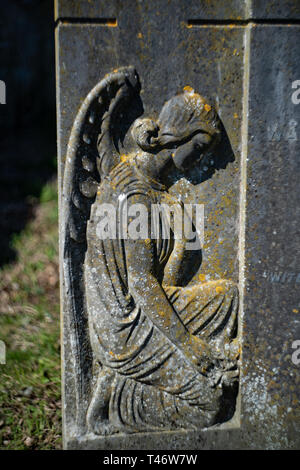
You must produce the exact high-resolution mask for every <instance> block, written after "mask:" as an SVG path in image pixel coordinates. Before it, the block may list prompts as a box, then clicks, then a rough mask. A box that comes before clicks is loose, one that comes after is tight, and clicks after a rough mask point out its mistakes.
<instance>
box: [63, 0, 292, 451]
mask: <svg viewBox="0 0 300 470" xmlns="http://www.w3.org/2000/svg"><path fill="white" fill-rule="evenodd" d="M56 20H57V29H56V41H57V43H56V44H57V46H56V47H57V78H58V85H57V103H58V153H59V185H60V235H61V237H60V240H61V246H60V247H61V250H60V251H61V283H62V289H61V293H62V327H63V333H62V343H63V344H62V346H63V401H64V406H63V410H64V431H63V432H64V445H65V448H68V449H74V448H75V449H80V448H81V449H137V448H138V449H221V448H222V449H237V448H245V449H246V448H262V449H278V448H283V449H285V448H294V449H295V448H297V447H299V444H300V440H299V427H300V426H299V368H298V367H299V366H298V364H299V362H300V361H299V356H300V354H299V340H300V331H299V313H300V309H299V299H298V296H297V287H299V283H300V274H299V271H298V258H297V255H298V250H297V248H298V240H297V235H298V226H299V218H300V214H299V207H298V206H297V200H298V197H299V185H298V179H299V132H300V131H299V129H298V127H297V125H298V123H299V109H300V106H299V101H300V100H299V93H298V88H299V85H300V81H299V80H300V64H299V61H298V60H297V48H296V45H297V41H298V42H299V27H300V26H299V20H300V5H299V3H298V2H297V1H296V0H294V1H291V0H290V1H288V0H287V1H284V0H281V1H276V2H274V1H272V0H268V1H265V2H258V1H255V0H253V1H251V0H245V1H238V2H237V1H235V0H231V1H226V2H225V1H221V0H219V1H206V0H197V1H196V0H195V1H194V0H190V1H189V2H183V1H179V0H171V1H167V0H153V1H151V2H150V1H144V0H131V1H129V0H124V1H123V2H118V1H115V0H112V1H110V2H106V1H104V0H95V1H92V2H90V1H87V0H80V1H76V2H75V1H70V0H68V1H67V0H57V2H56ZM152 209H155V210H153V211H152ZM198 209H199V211H198V212H197V210H198ZM177 215H178V219H176V217H177ZM180 217H181V218H180ZM176 220H177V222H176ZM178 220H179V221H180V222H179V223H178ZM182 223H183V225H184V230H183V227H182ZM150 226H151V230H150V229H149V227H150ZM186 226H188V227H189V230H187V231H186V230H185V228H186ZM145 227H146V228H147V230H148V231H147V230H145ZM164 227H165V229H167V230H164ZM149 230H150V232H149Z"/></svg>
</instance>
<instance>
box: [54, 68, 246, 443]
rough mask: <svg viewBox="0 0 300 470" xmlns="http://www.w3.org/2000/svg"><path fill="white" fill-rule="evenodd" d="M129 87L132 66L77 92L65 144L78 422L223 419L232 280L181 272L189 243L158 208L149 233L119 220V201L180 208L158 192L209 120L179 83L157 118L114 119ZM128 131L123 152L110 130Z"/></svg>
mask: <svg viewBox="0 0 300 470" xmlns="http://www.w3.org/2000/svg"><path fill="white" fill-rule="evenodd" d="M139 92H140V82H139V78H138V75H137V73H136V71H135V69H134V68H133V67H126V68H122V69H119V70H117V71H115V72H113V73H111V74H109V75H107V76H106V77H105V78H104V79H103V80H102V81H101V82H100V83H98V85H96V87H95V88H94V89H93V90H92V91H91V92H90V93H89V94H88V96H87V98H86V99H85V101H84V102H83V104H82V106H81V108H80V110H79V112H78V115H77V117H76V120H75V123H74V126H73V129H72V132H71V137H70V141H69V146H68V152H67V158H66V166H65V176H64V189H63V205H62V210H63V217H62V220H63V255H64V282H65V312H66V313H65V315H66V320H67V326H66V328H67V330H68V338H69V340H70V347H71V356H72V357H71V360H72V362H73V372H72V374H73V377H74V384H75V386H74V390H75V395H76V397H75V398H76V408H77V425H78V427H79V430H80V432H82V433H86V432H91V433H95V434H100V435H101V434H102V435H103V434H113V433H116V432H125V433H130V432H139V431H154V430H157V429H161V430H170V429H178V428H189V429H191V428H192V429H199V428H203V427H207V426H211V425H214V424H216V423H220V422H223V421H226V420H228V419H230V417H232V415H233V412H234V409H235V400H236V393H237V384H238V375H239V373H238V350H239V345H238V339H237V337H236V334H237V310H238V290H237V287H236V285H235V284H234V283H233V282H232V281H229V280H216V281H210V282H206V283H200V284H199V282H198V283H191V284H186V283H185V280H184V275H183V274H184V273H185V272H187V270H188V271H190V272H193V270H194V267H195V265H196V266H197V268H198V264H197V262H196V258H197V256H196V255H197V253H198V252H197V253H196V252H193V253H192V256H186V242H187V239H186V236H185V235H183V236H182V238H179V237H175V236H174V225H172V221H170V220H171V219H170V217H167V216H166V214H165V211H164V210H160V211H158V215H157V219H156V225H157V233H156V236H155V237H154V236H151V234H150V236H148V237H145V236H144V237H140V238H130V237H125V236H124V231H123V230H124V226H123V224H124V223H125V222H126V221H127V220H125V222H124V213H123V212H124V202H125V201H126V210H127V211H128V208H130V207H131V206H132V205H133V204H136V205H139V207H141V206H142V207H143V208H146V214H150V213H151V208H152V206H153V205H159V204H161V205H162V207H166V205H173V206H174V207H180V208H181V209H182V205H180V203H179V201H178V199H176V200H175V199H174V197H172V196H171V195H170V194H169V193H168V187H169V186H170V175H171V174H172V172H173V173H174V172H176V170H177V169H179V170H180V172H181V174H182V173H184V172H185V171H186V170H187V169H188V168H189V167H191V166H192V165H197V162H199V161H201V159H202V158H204V156H205V154H206V153H207V152H208V151H211V148H212V146H213V145H214V143H215V142H216V141H217V140H218V139H219V135H220V129H219V119H218V116H217V114H216V112H215V111H214V109H213V108H212V107H211V106H210V105H209V104H208V103H207V102H206V101H205V100H204V98H202V97H201V96H200V95H199V94H197V93H196V92H194V90H192V89H191V88H190V87H186V88H185V89H184V90H183V92H182V93H181V94H178V95H176V96H175V97H173V98H171V99H170V100H169V101H167V102H166V103H165V105H164V106H163V108H162V110H161V113H160V115H159V118H158V120H157V121H155V120H153V119H150V118H137V119H135V120H134V122H133V124H132V125H131V126H130V125H129V123H128V122H129V121H128V120H127V123H125V124H124V122H125V121H126V114H127V115H128V114H130V109H131V104H132V103H133V102H137V101H138V100H139V99H140V98H139ZM129 120H130V119H129ZM129 134H131V136H132V142H133V145H132V149H131V151H130V152H127V153H126V155H124V154H122V152H121V151H119V147H122V145H121V144H120V141H121V142H124V136H125V135H129ZM120 153H121V155H120ZM103 205H106V206H105V207H113V208H114V209H115V211H114V215H113V216H112V220H114V221H115V222H116V229H115V231H114V234H113V236H109V234H110V235H112V234H111V233H110V232H109V233H108V234H107V236H106V237H104V236H99V230H98V229H99V223H100V222H101V220H100V219H101V215H99V214H100V212H101V211H100V212H99V208H100V207H103ZM183 210H184V208H183ZM149 217H150V216H149ZM146 218H147V217H146ZM125 219H127V215H126V216H125ZM168 224H169V225H168ZM166 225H167V226H168V227H169V229H170V230H169V232H168V233H169V234H170V235H169V236H168V237H167V236H166V237H165V236H164V232H163V230H162V227H164V226H166ZM97 227H98V229H97ZM195 236H196V235H195ZM190 253H191V251H190ZM186 263H187V267H186V266H184V265H185V264H186Z"/></svg>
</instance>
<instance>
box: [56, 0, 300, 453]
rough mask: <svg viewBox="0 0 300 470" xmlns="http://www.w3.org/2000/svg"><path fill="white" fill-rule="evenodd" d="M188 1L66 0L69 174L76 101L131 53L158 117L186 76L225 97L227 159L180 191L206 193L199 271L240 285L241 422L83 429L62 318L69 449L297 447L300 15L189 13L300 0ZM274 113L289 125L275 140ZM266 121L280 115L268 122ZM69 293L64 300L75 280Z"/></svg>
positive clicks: (64, 134) (61, 54)
mask: <svg viewBox="0 0 300 470" xmlns="http://www.w3.org/2000/svg"><path fill="white" fill-rule="evenodd" d="M182 3H183V2H176V1H174V2H172V6H170V4H169V2H164V1H154V2H150V3H149V2H147V4H146V3H145V2H139V1H136V2H130V8H129V2H122V4H121V6H120V4H119V3H118V2H114V1H112V2H108V3H107V2H102V1H98V2H94V3H93V4H90V2H86V1H81V2H76V5H75V2H70V1H63V0H61V1H58V5H57V8H56V11H57V18H58V19H59V18H61V19H63V21H58V26H57V33H56V34H57V71H58V74H57V76H58V88H57V90H58V95H57V96H58V139H59V147H58V148H59V156H60V167H59V174H60V182H61V183H62V177H63V172H64V162H65V154H66V147H67V142H68V139H69V135H70V130H71V126H72V123H73V121H74V118H75V116H76V113H77V111H78V107H79V105H80V103H81V102H82V101H83V99H84V98H85V96H86V94H87V93H88V92H89V90H90V89H91V88H92V87H93V86H94V85H95V84H96V83H97V82H98V80H99V79H100V78H102V77H103V76H104V75H105V74H106V73H108V72H110V71H111V70H113V69H115V68H117V67H120V66H123V65H129V64H132V65H134V66H135V67H136V68H137V70H138V72H139V75H140V77H141V81H142V85H143V94H142V98H143V102H144V106H145V112H146V114H147V115H149V114H150V115H153V117H156V116H157V112H158V111H159V110H160V109H161V106H162V104H163V103H164V102H165V100H166V99H168V98H170V97H171V96H173V95H174V94H175V93H176V92H177V90H178V89H182V87H183V86H185V85H190V86H192V87H194V88H195V89H196V90H198V91H199V92H200V93H201V94H203V95H205V96H207V97H208V98H209V99H210V100H211V101H212V102H213V103H214V104H215V106H216V108H217V110H218V113H219V116H220V117H221V119H222V122H223V125H224V128H225V130H226V132H227V136H228V142H227V143H226V145H225V143H224V146H223V149H222V150H223V157H221V160H218V161H220V162H221V164H220V167H219V168H218V169H217V171H215V172H214V173H213V174H210V173H209V174H208V175H207V176H209V177H207V178H206V177H203V181H202V182H201V184H198V185H197V186H196V187H193V186H189V185H188V184H187V182H186V181H181V182H179V183H178V184H177V185H176V188H175V189H174V192H175V194H176V193H179V194H181V195H182V196H183V198H184V199H185V200H186V201H194V202H198V203H204V204H205V213H206V226H205V236H206V238H205V245H204V254H203V263H202V266H201V268H200V271H199V274H200V275H205V276H206V279H220V278H223V277H224V278H230V279H233V280H234V281H237V282H239V284H240V291H241V293H242V302H241V312H240V318H241V319H242V320H243V329H242V331H241V333H242V338H243V351H242V353H243V356H242V378H241V387H240V395H239V403H238V406H237V410H236V413H235V416H234V418H233V419H232V421H231V422H230V423H227V424H225V425H222V426H219V427H218V428H217V429H214V430H212V429H210V430H207V431H199V432H194V431H193V432H192V431H182V432H180V431H172V432H168V433H163V436H164V439H162V437H161V436H162V434H161V433H147V434H135V435H126V436H125V435H119V436H111V437H95V436H85V437H84V438H78V437H76V436H72V435H71V434H72V429H73V422H74V400H73V397H74V393H75V391H74V382H73V380H74V378H73V375H72V367H71V358H70V344H69V335H68V330H67V327H65V328H64V336H63V339H64V341H63V342H64V356H63V357H64V371H65V373H64V403H65V405H64V406H65V420H64V437H65V447H67V448H94V449H116V448H118V449H134V448H140V449H160V448H164V449H202V448H205V449H206V448H210V449H211V448H216V449H220V448H229V449H235V448H273V449H275V448H297V447H299V443H300V442H299V437H298V436H299V408H298V406H299V405H298V403H299V397H297V387H298V389H299V386H298V384H299V371H298V369H297V366H295V365H294V364H293V363H292V361H291V353H292V350H291V345H292V342H293V341H294V340H296V339H298V338H299V335H300V333H299V330H297V328H299V326H298V325H299V321H298V320H297V314H299V313H298V306H297V303H296V302H297V299H296V288H297V283H296V280H297V275H298V272H297V257H296V254H297V241H296V240H297V239H296V235H297V226H299V222H298V220H299V214H298V213H297V209H293V210H291V207H293V206H296V201H297V191H299V190H298V186H297V179H298V178H297V177H298V175H297V171H299V165H298V161H297V150H298V152H299V149H298V140H295V137H294V134H293V132H292V130H290V133H289V129H287V124H288V123H290V121H291V120H292V119H294V120H296V121H297V120H299V119H298V118H297V112H298V116H299V111H297V109H298V108H297V106H295V105H293V104H292V103H291V98H290V96H291V91H292V90H291V82H292V81H293V80H296V79H299V78H300V71H299V65H298V61H297V55H296V44H297V41H298V42H299V32H298V31H299V28H298V26H284V27H280V26H269V25H264V26H262V25H261V26H257V25H253V26H246V25H245V24H235V25H232V24H220V23H218V24H216V25H213V24H202V25H201V24H198V25H196V24H193V25H190V27H187V26H188V25H187V20H188V19H193V20H197V19H199V20H215V21H217V20H237V21H239V20H242V19H247V18H249V17H250V16H251V15H252V17H253V18H256V17H257V18H259V17H260V18H266V19H268V20H269V19H273V18H277V19H278V18H287V17H288V15H289V17H290V18H292V19H297V18H298V16H297V15H298V11H297V8H298V7H297V2H291V1H290V2H284V1H282V2H280V4H281V5H280V6H278V5H277V8H275V7H274V5H273V3H274V2H264V8H263V7H261V5H258V2H257V3H256V2H252V3H251V4H250V2H245V3H243V2H226V6H225V2H189V5H188V6H187V5H184V6H183V5H182ZM229 3H230V5H229ZM212 4H213V7H212ZM277 4H278V2H277ZM250 7H251V8H250ZM282 9H284V10H285V14H284V15H283V16H281V15H282ZM133 17H134V21H132V18H133ZM70 18H74V19H76V24H74V23H72V22H69V21H68V19H70ZM80 18H82V21H81V20H80ZM101 18H106V19H107V18H110V19H112V18H116V19H117V26H116V27H111V26H109V25H107V24H97V20H99V19H101ZM84 19H90V20H91V22H92V20H93V19H95V22H94V23H93V24H90V23H89V22H85V21H84ZM77 22H78V23H77ZM166 25H167V26H166ZM124 38H126V40H124ZM158 51H159V52H158ZM248 108H249V114H248ZM276 124H277V125H278V126H279V127H278V129H283V134H284V137H280V140H278V141H277V140H276V138H277V137H276V138H275V140H271V141H269V139H270V137H269V136H270V135H271V134H272V129H273V127H272V126H273V125H276ZM268 126H269V127H270V126H271V127H272V128H271V129H269V130H268ZM277 134H278V132H277ZM277 134H276V135H277ZM287 135H288V136H289V137H286V136H287ZM271 138H272V139H273V138H274V137H273V135H272V137H271ZM224 142H225V141H224ZM297 216H298V219H297ZM297 222H298V223H297ZM275 232H276V233H275ZM272 243H275V245H272ZM244 271H245V286H244V276H243V273H244ZM274 272H275V275H276V273H277V272H280V273H282V274H281V275H280V279H281V282H272V279H274ZM283 273H287V274H289V273H294V277H293V282H292V281H288V279H290V278H291V276H287V275H285V277H282V276H283ZM283 279H284V281H283ZM298 279H299V278H298ZM244 287H245V291H244ZM243 293H244V296H243ZM62 294H63V299H62V300H63V301H64V295H65V291H64V287H63V288H62ZM63 305H64V303H63ZM65 314H66V312H65V313H64V317H63V318H66V315H65Z"/></svg>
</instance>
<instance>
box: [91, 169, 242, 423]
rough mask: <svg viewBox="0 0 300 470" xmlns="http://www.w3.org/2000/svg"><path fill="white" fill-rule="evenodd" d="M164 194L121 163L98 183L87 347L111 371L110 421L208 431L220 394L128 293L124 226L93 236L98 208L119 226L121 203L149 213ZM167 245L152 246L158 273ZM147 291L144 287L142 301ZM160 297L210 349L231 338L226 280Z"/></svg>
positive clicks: (231, 304) (231, 300) (233, 296)
mask: <svg viewBox="0 0 300 470" xmlns="http://www.w3.org/2000/svg"><path fill="white" fill-rule="evenodd" d="M164 192H165V188H164V187H163V186H162V185H160V184H159V183H157V182H155V181H153V180H151V181H150V180H148V179H147V178H145V177H144V176H143V174H142V173H140V172H139V171H138V170H137V169H136V168H135V167H134V166H132V165H131V164H130V163H128V162H123V163H120V164H119V165H117V166H116V167H115V168H114V169H113V170H112V171H111V173H110V174H109V176H108V177H106V178H105V179H104V180H103V181H102V183H101V185H100V188H99V191H98V193H97V197H96V200H95V203H94V204H93V206H92V210H91V216H90V220H89V222H88V227H87V243H88V246H87V254H86V261H85V278H86V286H87V310H88V319H89V331H90V340H91V345H92V349H93V352H94V355H95V357H96V359H97V360H98V361H99V362H100V363H101V364H102V366H103V367H108V368H109V369H110V370H113V371H114V372H115V378H114V383H113V387H112V391H111V397H110V403H109V415H110V419H111V420H112V422H113V423H117V422H119V423H120V425H125V426H126V427H127V429H130V428H132V429H139V430H149V429H156V428H164V429H174V428H180V427H187V426H189V427H195V428H197V427H203V426H209V425H211V424H214V422H216V420H218V416H220V415H222V413H223V412H224V410H223V407H224V406H225V405H224V402H223V392H222V388H221V387H217V386H216V385H215V383H213V381H212V380H211V378H208V377H206V376H205V375H202V374H201V373H197V372H196V370H195V369H194V368H193V367H192V366H191V365H190V363H189V362H188V360H187V359H186V358H185V356H184V354H183V353H182V352H181V351H180V350H179V349H178V348H177V347H176V345H175V344H173V343H172V342H171V341H170V340H169V339H168V337H167V336H166V335H164V333H163V332H162V331H160V330H159V329H158V328H157V327H156V326H155V325H154V324H153V322H152V321H151V319H150V318H148V317H147V315H146V314H145V313H144V311H143V309H142V308H141V307H140V306H139V305H138V302H137V301H136V299H134V297H133V296H132V295H131V293H130V292H129V288H128V273H127V262H130V261H128V260H126V253H125V246H124V239H122V237H121V232H122V227H121V225H120V224H117V230H116V238H113V239H111V238H106V239H103V238H99V236H98V235H97V224H98V223H99V216H98V215H97V214H99V211H98V208H99V207H100V205H101V204H107V203H109V204H113V206H114V208H115V210H116V216H117V220H118V221H120V220H121V221H122V220H123V218H122V213H123V211H124V201H127V207H128V205H130V201H131V200H134V202H135V203H137V202H138V201H139V198H141V200H142V201H143V204H144V203H145V200H146V201H148V209H149V210H151V205H152V204H159V202H160V201H161V197H162V195H163V193H164ZM159 217H161V218H162V219H161V220H160V221H159V224H158V230H161V227H162V226H163V225H164V223H166V220H163V218H164V215H163V213H162V214H161V213H160V215H159ZM120 227H121V228H120ZM159 227H160V229H159ZM171 233H172V232H171ZM172 242H173V241H172V238H170V239H169V238H163V237H158V238H157V239H154V240H151V243H155V249H156V258H157V259H156V262H157V265H158V270H159V269H161V270H162V271H163V268H164V266H165V264H166V262H167V260H168V259H169V257H170V255H171V253H172V250H173V246H174V244H173V243H172ZM147 289H148V287H147V285H146V284H145V295H147ZM165 292H166V295H167V297H168V298H169V301H170V303H171V304H172V306H173V308H174V309H175V311H176V312H177V313H178V315H179V316H180V318H181V320H182V321H183V323H184V324H185V325H186V327H187V328H188V330H189V331H190V333H192V334H194V335H199V336H200V337H201V338H204V339H206V340H207V341H208V342H210V341H218V340H220V339H221V340H223V339H230V338H232V337H233V336H234V335H235V334H236V322H237V309H238V291H237V288H236V287H235V285H234V284H233V283H232V282H231V281H224V280H220V281H214V282H209V283H203V284H199V285H194V286H192V287H188V286H187V287H176V286H170V287H167V288H165ZM148 294H149V293H148ZM153 308H154V309H155V308H159V305H153Z"/></svg>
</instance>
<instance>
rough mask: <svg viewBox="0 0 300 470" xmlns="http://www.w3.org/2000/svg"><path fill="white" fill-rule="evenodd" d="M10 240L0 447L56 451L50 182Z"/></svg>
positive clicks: (0, 303)
mask: <svg viewBox="0 0 300 470" xmlns="http://www.w3.org/2000/svg"><path fill="white" fill-rule="evenodd" d="M34 207H35V209H34V217H33V219H32V220H31V221H30V222H29V223H28V224H27V226H26V228H25V230H23V231H22V232H21V233H20V234H18V235H15V236H14V237H13V239H12V248H13V249H14V250H16V252H17V260H16V261H15V262H14V263H13V264H8V265H6V266H4V267H3V268H2V269H1V270H0V340H2V341H4V342H5V344H6V364H0V449H11V450H12V449H14V450H16V449H59V448H61V401H60V400H61V396H60V343H59V293H58V287H59V279H58V234H57V212H58V211H57V192H56V182H55V181H53V182H51V183H48V184H46V185H45V186H44V188H43V190H42V192H41V195H40V197H39V200H37V199H36V200H35V201H34Z"/></svg>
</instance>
